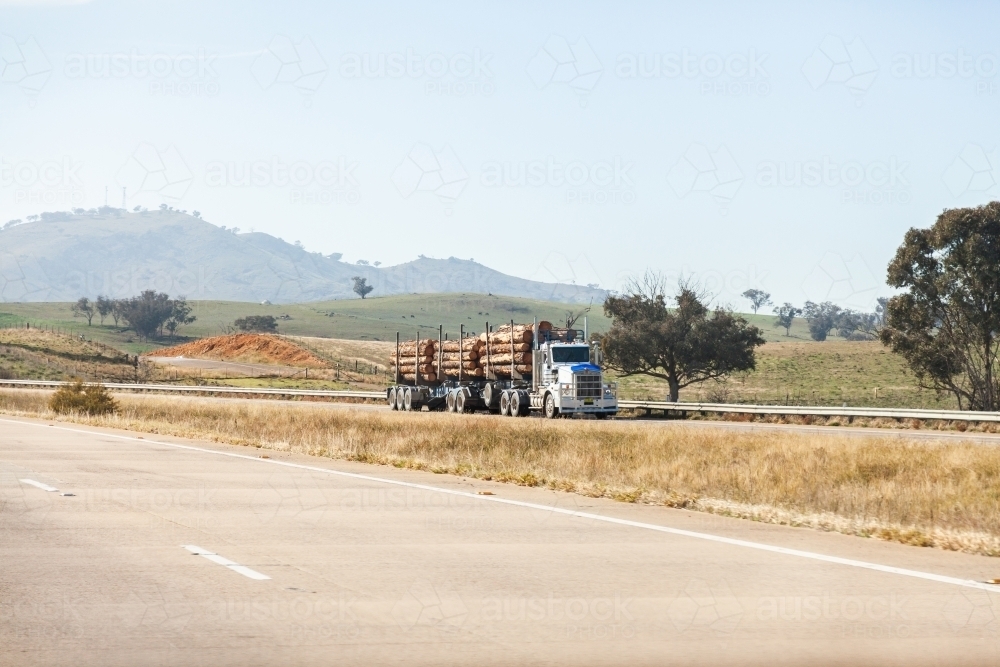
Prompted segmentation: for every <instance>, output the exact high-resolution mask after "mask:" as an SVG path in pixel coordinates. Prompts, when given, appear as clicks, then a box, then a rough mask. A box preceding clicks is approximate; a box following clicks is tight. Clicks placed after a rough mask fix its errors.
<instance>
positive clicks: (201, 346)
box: [145, 334, 327, 368]
mask: <svg viewBox="0 0 1000 667" xmlns="http://www.w3.org/2000/svg"><path fill="white" fill-rule="evenodd" d="M145 356H148V357H186V358H188V359H214V360H216V361H242V362H247V363H255V364H281V365H284V366H300V367H303V368H326V366H327V364H326V362H324V361H323V360H322V359H320V358H319V357H317V356H315V355H314V354H313V353H312V352H309V351H308V350H306V349H304V348H301V347H299V346H298V345H295V344H294V343H290V342H288V341H287V340H285V339H283V338H280V337H278V336H271V335H266V334H235V335H232V336H215V337H214V338H202V339H201V340H196V341H194V342H191V343H185V344H183V345H175V346H174V347H167V348H164V349H162V350H151V351H150V352H147V353H146V355H145Z"/></svg>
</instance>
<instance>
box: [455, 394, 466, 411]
mask: <svg viewBox="0 0 1000 667" xmlns="http://www.w3.org/2000/svg"><path fill="white" fill-rule="evenodd" d="M455 394H456V395H455V412H465V392H464V391H457V392H455Z"/></svg>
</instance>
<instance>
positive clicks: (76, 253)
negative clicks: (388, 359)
mask: <svg viewBox="0 0 1000 667" xmlns="http://www.w3.org/2000/svg"><path fill="white" fill-rule="evenodd" d="M32 217H34V216H32ZM353 276H363V277H365V278H367V279H368V283H369V284H370V285H372V286H374V288H375V290H374V292H373V293H372V294H373V296H375V295H379V296H388V295H394V294H413V293H418V294H427V293H454V292H478V293H483V294H497V295H503V296H516V297H522V298H531V299H541V300H546V301H564V302H570V303H590V302H592V301H593V302H594V303H601V302H602V301H603V300H604V297H605V295H606V292H605V291H604V290H601V289H595V288H591V287H585V286H577V285H566V284H556V283H543V282H538V281H534V280H525V279H523V278H516V277H514V276H509V275H506V274H503V273H501V272H499V271H494V270H493V269H490V268H488V267H485V266H483V265H482V264H478V263H476V262H473V261H470V260H460V259H456V258H454V257H452V258H449V259H431V258H427V257H421V258H419V259H417V260H414V261H412V262H407V263H405V264H400V265H398V266H390V267H375V266H362V265H357V264H348V263H346V262H341V261H338V260H337V259H335V258H334V257H333V256H324V255H322V254H320V253H316V252H308V251H306V250H305V249H304V248H302V247H301V246H299V245H293V244H291V243H287V242H285V241H283V240H281V239H279V238H276V237H274V236H270V235H269V234H264V233H261V232H255V233H234V230H227V229H224V228H222V227H217V226H215V225H213V224H210V223H208V222H205V221H204V220H202V219H201V218H198V217H195V216H193V215H188V214H186V213H182V212H180V211H171V210H167V211H143V212H126V211H124V210H121V209H114V208H107V207H105V208H102V209H100V211H99V212H98V211H91V212H80V213H77V214H74V213H43V214H42V215H41V216H40V217H39V219H38V220H34V221H31V222H27V223H21V224H15V225H10V224H8V225H6V226H5V227H4V228H3V230H2V231H0V301H7V302H11V301H32V302H37V301H74V300H76V299H77V298H79V297H81V296H89V297H91V298H93V297H95V296H97V295H98V294H106V295H108V296H112V297H127V296H134V295H135V294H137V293H139V292H140V291H142V290H143V289H156V290H158V291H161V292H167V293H168V294H171V295H174V296H186V297H187V298H188V299H192V300H225V301H248V302H258V303H259V302H261V301H271V302H273V303H295V302H304V301H322V300H334V299H353V298H357V297H356V295H355V294H354V293H353V291H352V288H353V283H352V281H351V278H352V277H353Z"/></svg>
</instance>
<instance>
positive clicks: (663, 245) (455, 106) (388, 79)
mask: <svg viewBox="0 0 1000 667" xmlns="http://www.w3.org/2000/svg"><path fill="white" fill-rule="evenodd" d="M424 4H425V5H426V4H428V3H424ZM874 4H875V3H850V2H835V3H834V2H815V3H801V2H789V3H777V2H776V3H744V2H733V3H727V2H702V3H693V2H683V3H679V2H678V3H673V2H648V3H647V2H631V3H610V2H605V3H595V2H589V3H588V2H572V3H571V2H562V3H560V2H550V3H527V2H520V3H519V2H508V3H498V2H454V3H449V2H436V3H433V6H423V7H420V6H417V5H416V4H415V3H402V2H399V3H386V2H367V3H357V2H352V3H340V2H322V3H321V2H281V3H259V2H246V1H242V2H208V1H200V2H152V1H149V2H105V1H101V0H95V1H93V2H77V3H58V2H32V1H30V0H26V1H23V2H9V1H7V0H0V67H2V68H3V70H2V77H0V224H3V223H4V222H5V221H7V220H12V219H19V218H26V217H27V216H29V215H33V214H37V213H40V212H42V211H55V210H68V209H71V208H78V207H79V208H93V207H97V206H101V205H103V204H104V203H105V201H107V203H108V204H110V205H112V206H116V207H117V206H121V205H122V201H123V196H124V198H125V204H126V206H127V207H128V208H129V209H132V208H134V207H135V206H144V207H148V208H155V207H157V206H159V205H161V204H164V203H166V204H167V205H169V206H172V207H174V208H177V209H181V210H187V211H199V212H200V214H201V215H202V217H203V218H204V219H206V220H208V221H209V222H212V223H214V224H217V225H224V226H226V227H238V228H240V229H241V230H243V231H250V230H254V231H260V232H267V233H270V234H273V235H275V236H278V237H281V238H283V239H285V240H287V241H289V242H295V241H299V242H301V243H302V244H303V245H304V246H305V247H306V248H307V249H308V250H312V251H317V252H322V253H324V254H330V253H343V258H344V260H345V261H351V262H354V261H357V260H359V259H364V260H368V261H371V262H374V261H380V262H381V263H383V264H385V265H392V264H398V263H402V262H406V261H409V260H412V259H415V258H416V257H417V256H418V255H426V256H429V257H441V258H444V257H450V256H454V257H459V258H462V259H475V260H476V261H478V262H481V263H483V264H486V265H487V266H490V267H492V268H495V269H498V270H501V271H504V272H506V273H510V274H513V275H517V276H521V277H524V278H532V279H536V280H545V281H560V282H575V283H577V284H597V285H600V286H601V287H603V288H606V289H621V288H622V287H623V286H624V285H625V284H626V282H627V281H628V280H629V279H630V278H631V277H635V276H637V275H639V274H641V273H643V272H644V271H647V270H653V271H657V272H660V273H661V274H663V275H664V276H666V277H667V278H668V280H670V281H675V280H677V279H680V278H686V279H689V280H694V281H696V282H698V283H699V284H700V285H701V286H702V287H703V288H704V289H706V290H708V291H709V292H711V293H712V294H714V295H715V296H716V299H717V301H718V302H719V303H722V304H729V305H732V306H734V307H737V308H743V309H745V308H746V301H745V300H744V299H742V298H741V297H740V294H741V293H742V292H743V291H745V290H746V289H750V288H755V289H762V290H765V291H767V292H770V293H771V294H772V299H773V300H774V301H775V302H777V303H781V302H785V301H789V302H792V303H795V304H797V305H801V304H802V303H803V302H804V301H806V300H812V301H825V300H830V301H834V302H836V303H838V304H840V305H842V306H845V307H851V308H856V309H871V307H872V304H873V302H874V300H875V298H876V297H877V296H880V295H886V294H890V293H891V291H892V290H891V289H890V288H889V287H887V286H886V285H885V268H886V265H887V263H888V262H889V261H890V259H891V258H892V256H893V254H894V252H895V250H896V248H897V247H898V246H899V244H900V243H901V241H902V238H903V234H904V233H905V231H906V230H907V229H908V228H910V227H928V226H930V225H931V224H933V222H934V220H935V218H936V216H937V215H938V214H940V213H941V211H942V210H944V209H948V208H954V207H962V206H975V205H979V204H983V203H986V202H988V201H990V200H992V199H993V198H994V197H995V196H996V194H997V192H998V191H1000V185H998V183H1000V153H998V150H997V146H998V144H1000V129H998V128H1000V126H998V124H997V122H996V121H997V118H998V111H1000V45H998V43H997V41H996V40H995V38H994V36H995V27H994V26H995V25H996V24H997V21H998V19H1000V5H998V4H997V3H992V4H990V3H974V2H963V3H945V2H939V3H930V2H905V3H904V2H895V3H894V2H884V3H878V6H873V5H874ZM0 244H2V238H0ZM2 250H3V248H2V245H0V252H2Z"/></svg>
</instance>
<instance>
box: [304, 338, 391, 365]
mask: <svg viewBox="0 0 1000 667" xmlns="http://www.w3.org/2000/svg"><path fill="white" fill-rule="evenodd" d="M286 338H288V340H290V341H293V342H294V343H297V344H298V345H301V346H302V347H304V348H306V349H307V350H309V351H310V352H312V353H313V354H315V355H316V356H318V357H320V358H321V359H325V360H326V361H327V362H329V363H340V364H342V365H343V366H345V367H346V366H350V365H353V364H354V362H355V361H357V362H359V363H361V364H363V365H368V366H371V365H374V366H377V367H378V368H380V369H382V368H385V367H386V361H387V360H388V359H389V355H390V354H392V351H393V350H395V349H396V344H395V342H389V341H365V340H344V339H339V338H314V337H311V336H286Z"/></svg>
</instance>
